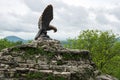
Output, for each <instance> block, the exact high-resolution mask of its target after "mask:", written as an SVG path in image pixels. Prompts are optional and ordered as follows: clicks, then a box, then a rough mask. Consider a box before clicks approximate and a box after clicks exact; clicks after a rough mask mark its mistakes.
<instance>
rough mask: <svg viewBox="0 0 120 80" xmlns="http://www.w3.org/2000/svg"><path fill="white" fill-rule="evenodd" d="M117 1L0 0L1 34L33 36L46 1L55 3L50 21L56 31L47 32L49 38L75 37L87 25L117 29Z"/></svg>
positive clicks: (115, 30) (89, 26) (87, 26)
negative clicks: (52, 17)
mask: <svg viewBox="0 0 120 80" xmlns="http://www.w3.org/2000/svg"><path fill="white" fill-rule="evenodd" d="M118 3H119V0H106V1H104V0H100V1H96V0H93V1H90V0H84V1H83V0H75V1H73V0H11V1H7V0H1V1H0V32H1V33H0V36H1V37H3V36H8V35H16V36H20V37H22V38H24V39H32V38H34V36H35V34H36V33H37V31H38V26H37V24H38V19H39V17H40V15H41V13H42V12H43V10H44V8H45V7H46V6H47V5H48V4H52V5H53V7H54V19H53V20H52V22H51V24H52V25H54V26H56V27H57V28H58V32H57V33H53V32H52V31H50V32H48V34H49V35H50V37H52V38H55V39H61V40H63V39H66V38H69V37H71V38H74V37H76V36H77V35H78V34H79V32H80V31H81V30H86V29H99V30H113V32H115V33H120V32H119V30H120V28H119V25H120V14H119V13H120V10H119V8H120V4H118ZM26 36H27V37H26Z"/></svg>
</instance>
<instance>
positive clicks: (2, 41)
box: [0, 39, 22, 51]
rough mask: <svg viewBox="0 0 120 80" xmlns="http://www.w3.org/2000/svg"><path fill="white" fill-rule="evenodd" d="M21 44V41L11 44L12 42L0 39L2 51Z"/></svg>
mask: <svg viewBox="0 0 120 80" xmlns="http://www.w3.org/2000/svg"><path fill="white" fill-rule="evenodd" d="M20 44H22V42H21V41H18V42H11V41H8V40H7V39H0V51H1V50H2V49H4V48H8V47H11V46H15V45H20Z"/></svg>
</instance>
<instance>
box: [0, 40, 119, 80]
mask: <svg viewBox="0 0 120 80" xmlns="http://www.w3.org/2000/svg"><path fill="white" fill-rule="evenodd" d="M100 74H101V73H100V72H99V71H98V70H97V68H96V66H95V64H94V63H93V62H92V61H91V58H90V53H89V51H87V50H83V51H79V50H71V49H66V48H63V47H62V46H61V44H60V42H59V41H57V40H52V39H50V40H44V39H38V40H36V41H33V42H32V43H29V44H23V45H19V46H15V47H11V48H6V49H3V50H2V51H1V52H0V80H117V79H115V78H113V77H110V76H109V77H107V76H105V75H100Z"/></svg>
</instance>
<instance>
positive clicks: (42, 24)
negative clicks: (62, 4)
mask: <svg viewBox="0 0 120 80" xmlns="http://www.w3.org/2000/svg"><path fill="white" fill-rule="evenodd" d="M52 19H53V7H52V5H48V6H47V7H46V8H45V10H44V11H43V13H42V15H41V17H40V19H39V22H38V26H39V28H42V29H47V28H48V27H49V23H50V21H51V20H52Z"/></svg>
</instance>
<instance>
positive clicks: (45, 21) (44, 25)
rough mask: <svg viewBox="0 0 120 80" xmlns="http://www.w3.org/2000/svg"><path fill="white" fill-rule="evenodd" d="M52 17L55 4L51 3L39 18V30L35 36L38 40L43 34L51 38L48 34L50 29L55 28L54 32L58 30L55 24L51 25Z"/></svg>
mask: <svg viewBox="0 0 120 80" xmlns="http://www.w3.org/2000/svg"><path fill="white" fill-rule="evenodd" d="M52 19H53V6H52V5H51V4H50V5H48V6H47V7H46V8H45V9H44V11H43V13H42V15H41V16H40V18H39V21H38V28H39V31H38V33H37V35H36V36H35V40H37V39H38V38H39V37H41V36H43V37H48V38H49V36H48V35H47V31H48V30H53V31H54V32H57V28H56V27H54V26H53V25H50V22H51V20H52Z"/></svg>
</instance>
